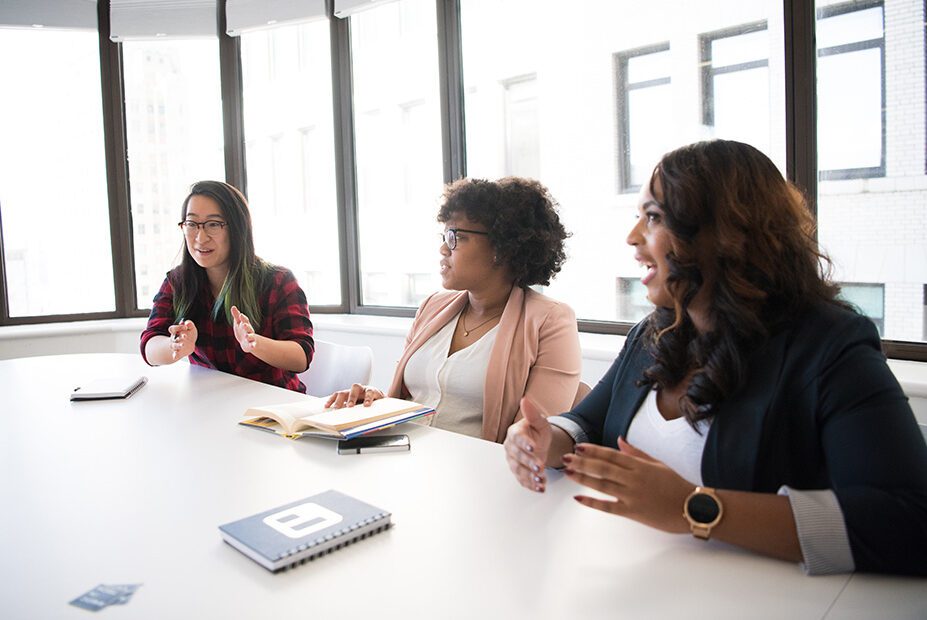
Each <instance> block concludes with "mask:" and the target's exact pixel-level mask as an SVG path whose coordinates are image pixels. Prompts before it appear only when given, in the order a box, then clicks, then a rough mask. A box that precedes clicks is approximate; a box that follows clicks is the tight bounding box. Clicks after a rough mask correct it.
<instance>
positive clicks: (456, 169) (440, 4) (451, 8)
mask: <svg viewBox="0 0 927 620" xmlns="http://www.w3.org/2000/svg"><path fill="white" fill-rule="evenodd" d="M435 1H436V2H437V17H438V80H439V83H440V85H441V86H440V91H441V93H440V95H441V138H442V145H443V151H444V182H445V183H450V182H451V181H454V180H456V179H460V178H463V177H465V176H466V174H467V144H466V142H467V135H466V119H465V107H464V105H465V104H464V85H463V51H462V45H461V33H460V1H459V0H435Z"/></svg>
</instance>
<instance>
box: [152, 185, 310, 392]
mask: <svg viewBox="0 0 927 620" xmlns="http://www.w3.org/2000/svg"><path fill="white" fill-rule="evenodd" d="M179 227H180V230H181V231H182V233H183V237H184V242H183V247H182V248H181V252H182V258H181V261H180V265H179V266H177V267H175V268H174V269H172V270H171V271H170V272H168V274H167V277H166V278H165V279H164V283H163V284H162V285H161V290H159V291H158V294H157V295H155V298H154V302H153V303H152V306H151V315H150V316H149V318H148V326H147V327H146V328H145V331H143V332H142V336H141V351H142V357H143V358H144V359H145V361H146V362H147V363H149V364H151V365H153V366H159V365H163V364H172V363H174V362H176V361H177V360H180V359H183V358H185V357H189V359H190V363H192V364H196V365H198V366H206V367H208V368H217V369H218V370H222V371H224V372H229V373H232V374H236V375H240V376H242V377H246V378H248V379H254V380H256V381H263V382H264V383H270V384H271V385H278V386H280V387H285V388H288V389H291V390H294V391H297V392H305V391H306V386H305V385H303V383H302V382H301V381H300V380H299V377H298V375H297V373H300V372H303V371H305V370H306V369H307V368H308V367H309V363H310V362H311V361H312V355H313V351H314V350H315V345H314V343H313V340H312V323H311V322H310V320H309V307H308V305H307V303H306V295H305V293H303V290H302V289H301V288H300V287H299V284H297V282H296V278H294V277H293V274H292V272H290V271H289V270H288V269H285V268H283V267H278V266H275V265H271V264H269V263H267V262H265V261H264V260H262V259H261V258H259V257H257V256H255V254H254V237H253V234H252V228H251V214H250V212H249V211H248V202H247V200H246V199H245V197H244V196H243V195H242V193H241V192H239V191H238V190H237V189H236V188H234V187H232V186H231V185H227V184H225V183H221V182H219V181H200V182H198V183H196V184H194V185H193V187H192V188H191V190H190V194H189V195H188V196H187V198H186V200H184V203H183V208H182V210H181V222H180V224H179Z"/></svg>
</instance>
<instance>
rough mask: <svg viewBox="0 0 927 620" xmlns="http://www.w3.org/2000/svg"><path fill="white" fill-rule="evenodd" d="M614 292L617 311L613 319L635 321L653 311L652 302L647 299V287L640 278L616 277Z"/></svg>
mask: <svg viewBox="0 0 927 620" xmlns="http://www.w3.org/2000/svg"><path fill="white" fill-rule="evenodd" d="M615 283H616V286H615V293H616V299H617V303H616V304H615V307H616V308H617V309H618V312H617V314H616V316H615V320H618V321H625V322H628V323H637V322H638V321H640V320H641V319H643V318H644V317H645V316H647V315H648V314H650V313H651V312H652V311H653V304H652V303H650V300H649V299H647V287H646V286H644V285H643V284H642V283H641V280H640V278H616V279H615Z"/></svg>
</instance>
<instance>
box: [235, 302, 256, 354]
mask: <svg viewBox="0 0 927 620" xmlns="http://www.w3.org/2000/svg"><path fill="white" fill-rule="evenodd" d="M232 329H234V330H235V340H237V341H238V344H240V345H241V350H242V351H244V352H245V353H251V352H252V351H254V348H255V347H256V346H257V334H255V333H254V328H253V327H251V319H249V318H248V317H247V316H246V315H244V314H242V313H241V312H240V311H239V310H238V307H237V306H232Z"/></svg>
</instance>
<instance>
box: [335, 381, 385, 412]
mask: <svg viewBox="0 0 927 620" xmlns="http://www.w3.org/2000/svg"><path fill="white" fill-rule="evenodd" d="M385 397H386V395H385V394H384V393H383V392H381V391H380V390H378V389H377V388H375V387H368V386H366V385H361V384H360V383H355V384H354V385H352V386H351V389H349V390H341V391H338V392H335V393H334V394H332V395H331V396H329V397H328V400H327V401H325V406H326V407H334V408H335V409H341V408H342V407H353V406H354V405H356V404H357V403H358V402H359V401H363V402H364V406H365V407H369V406H370V403H372V402H373V401H375V400H380V399H381V398H385Z"/></svg>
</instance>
